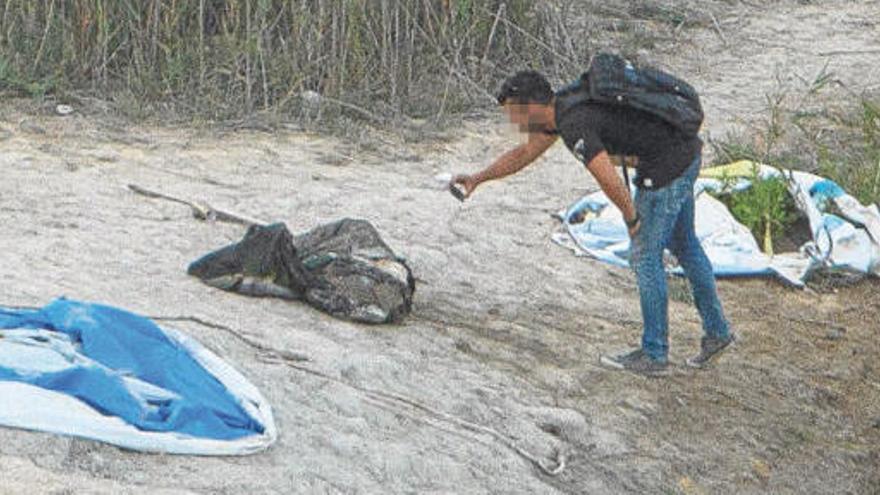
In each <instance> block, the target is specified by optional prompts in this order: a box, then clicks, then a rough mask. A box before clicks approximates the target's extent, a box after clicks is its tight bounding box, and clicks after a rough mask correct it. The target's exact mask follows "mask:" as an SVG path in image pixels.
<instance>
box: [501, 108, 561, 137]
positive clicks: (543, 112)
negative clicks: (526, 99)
mask: <svg viewBox="0 0 880 495" xmlns="http://www.w3.org/2000/svg"><path fill="white" fill-rule="evenodd" d="M504 113H506V114H507V118H508V119H509V120H510V123H511V124H513V125H515V126H516V127H517V129H519V132H525V133H528V132H536V131H542V130H544V129H551V128H553V122H552V120H553V112H552V106H551V105H548V104H541V103H517V102H507V103H505V104H504Z"/></svg>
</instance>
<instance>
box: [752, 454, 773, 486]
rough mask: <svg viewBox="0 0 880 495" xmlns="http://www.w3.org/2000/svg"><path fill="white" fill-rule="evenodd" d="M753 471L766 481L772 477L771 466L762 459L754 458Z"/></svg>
mask: <svg viewBox="0 0 880 495" xmlns="http://www.w3.org/2000/svg"><path fill="white" fill-rule="evenodd" d="M752 471H754V472H755V475H756V476H758V478H760V479H762V480H764V481H766V480H768V479H770V466H769V465H768V464H767V463H766V462H764V461H762V460H760V459H752Z"/></svg>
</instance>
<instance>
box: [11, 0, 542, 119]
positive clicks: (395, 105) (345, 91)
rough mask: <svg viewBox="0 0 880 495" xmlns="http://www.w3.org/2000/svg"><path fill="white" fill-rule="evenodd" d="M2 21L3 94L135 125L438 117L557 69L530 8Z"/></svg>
mask: <svg viewBox="0 0 880 495" xmlns="http://www.w3.org/2000/svg"><path fill="white" fill-rule="evenodd" d="M0 15H2V17H0V90H4V91H6V92H7V93H8V92H14V93H18V94H21V95H25V96H35V97H40V96H43V95H45V94H47V93H53V94H54V95H56V96H60V97H62V98H63V97H64V95H76V94H82V93H88V94H90V95H93V96H99V97H102V98H107V99H116V100H117V101H124V102H127V103H129V104H132V105H142V106H144V107H145V108H141V109H131V110H132V111H133V112H135V113H138V112H141V111H147V112H149V111H150V109H151V106H161V107H162V108H163V109H167V108H174V109H176V110H179V111H181V112H183V113H185V114H189V115H200V116H203V117H206V118H217V119H229V118H238V117H241V116H243V115H252V114H255V113H259V112H267V111H281V112H287V113H288V114H292V115H294V116H296V114H297V112H302V111H304V109H307V108H308V107H309V106H308V105H307V104H304V103H303V101H301V100H302V99H303V98H302V96H303V95H304V94H307V95H315V94H317V95H321V96H323V97H325V98H327V100H326V101H328V102H331V103H332V102H337V104H336V105H322V108H321V111H322V112H337V111H341V110H340V109H342V108H347V109H348V110H355V111H359V112H360V114H361V115H362V116H370V117H371V118H374V119H380V120H382V119H386V118H391V117H393V116H395V115H397V114H400V113H401V112H408V113H409V114H411V115H413V116H422V115H424V116H429V115H434V114H437V113H443V112H444V111H453V110H456V109H460V108H461V107H463V106H464V105H465V104H467V103H470V102H474V101H479V100H482V101H486V100H488V97H489V94H488V91H487V89H489V88H491V87H492V86H494V82H495V80H497V79H498V78H499V77H501V76H502V75H503V74H502V72H506V71H507V70H509V68H510V67H516V66H521V65H526V64H540V65H545V64H550V63H551V59H552V57H553V55H552V54H551V53H550V52H551V50H553V48H552V47H550V46H546V47H542V46H541V44H540V43H539V42H540V40H539V37H538V34H539V33H541V32H542V31H543V29H544V27H545V26H546V25H548V24H549V23H550V22H552V21H553V17H552V12H545V11H543V10H540V9H537V8H535V5H534V2H530V1H528V0H506V1H504V2H501V1H497V0H370V1H367V0H316V1H303V0H294V1H285V0H69V1H68V0H45V1H39V2H33V1H29V0H7V1H5V2H4V8H3V9H2V11H0ZM545 45H546V43H545ZM309 92H314V93H309ZM339 102H344V103H345V104H347V105H339V104H338V103H339ZM306 103H308V102H306Z"/></svg>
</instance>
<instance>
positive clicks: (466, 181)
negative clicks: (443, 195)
mask: <svg viewBox="0 0 880 495" xmlns="http://www.w3.org/2000/svg"><path fill="white" fill-rule="evenodd" d="M478 184H479V182H478V181H477V179H476V178H474V176H473V175H456V176H455V177H453V178H452V180H451V181H450V182H449V187H458V186H461V187H463V188H464V198H463V199H467V198H469V197H470V196H471V194H472V193H473V192H474V189H476V188H477V185H478Z"/></svg>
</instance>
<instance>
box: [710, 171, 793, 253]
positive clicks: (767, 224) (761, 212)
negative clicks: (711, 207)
mask: <svg viewBox="0 0 880 495" xmlns="http://www.w3.org/2000/svg"><path fill="white" fill-rule="evenodd" d="M749 179H750V182H751V185H750V187H749V188H748V189H745V190H743V191H737V192H733V191H732V190H731V189H732V185H733V184H734V183H736V182H737V181H738V179H737V178H735V177H730V176H724V177H722V180H721V181H722V184H723V188H722V192H721V193H720V194H718V195H717V197H718V198H719V199H720V200H721V201H722V202H723V203H724V204H725V205H726V206H727V208H728V209H729V210H730V213H731V214H732V215H733V217H734V218H735V219H736V220H737V221H738V222H740V223H741V224H743V225H745V226H746V227H748V229H749V230H750V231H751V232H752V234H753V235H754V236H755V238H756V239H759V240H763V242H762V248H763V251H764V252H765V253H767V254H771V255H772V254H773V245H774V241H775V240H776V239H777V238H778V237H779V236H780V235H782V234H784V233H785V232H786V231H787V229H788V228H789V227H790V226H791V225H792V224H793V223H794V221H795V220H796V219H797V215H798V213H797V209H796V207H795V204H794V200H793V199H792V198H791V195H790V194H789V192H788V187H787V185H786V179H784V178H783V177H778V176H777V177H768V178H762V177H761V176H760V174H759V170H758V167H757V166H755V167H753V168H752V175H751V177H750V178H749Z"/></svg>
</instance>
